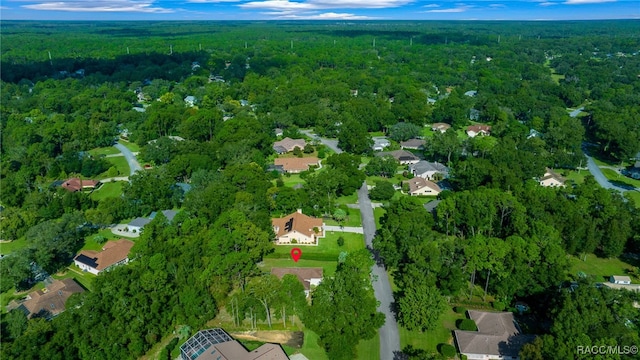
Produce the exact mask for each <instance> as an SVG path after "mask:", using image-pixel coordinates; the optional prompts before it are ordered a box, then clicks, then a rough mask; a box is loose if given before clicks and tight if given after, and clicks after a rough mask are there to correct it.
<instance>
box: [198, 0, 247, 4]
mask: <svg viewBox="0 0 640 360" xmlns="http://www.w3.org/2000/svg"><path fill="white" fill-rule="evenodd" d="M240 1H242V0H187V2H188V3H198V4H216V3H235V2H240Z"/></svg>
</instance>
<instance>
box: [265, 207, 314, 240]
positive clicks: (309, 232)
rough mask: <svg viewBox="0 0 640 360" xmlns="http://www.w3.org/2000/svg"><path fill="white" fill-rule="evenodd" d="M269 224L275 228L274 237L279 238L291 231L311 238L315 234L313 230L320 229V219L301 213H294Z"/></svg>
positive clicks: (273, 220)
mask: <svg viewBox="0 0 640 360" xmlns="http://www.w3.org/2000/svg"><path fill="white" fill-rule="evenodd" d="M271 223H272V224H273V227H274V228H275V229H274V230H275V232H276V237H280V236H282V235H284V234H286V233H289V232H291V231H297V232H299V233H301V234H304V235H306V236H313V235H314V234H316V232H314V230H313V229H314V228H317V229H321V228H322V219H318V218H314V217H311V216H307V215H305V214H303V213H302V212H294V213H293V214H290V215H287V216H285V217H281V218H274V219H271Z"/></svg>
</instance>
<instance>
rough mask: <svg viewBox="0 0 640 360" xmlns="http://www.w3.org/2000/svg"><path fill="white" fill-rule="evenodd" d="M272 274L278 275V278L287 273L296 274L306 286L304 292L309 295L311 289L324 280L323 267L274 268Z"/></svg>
mask: <svg viewBox="0 0 640 360" xmlns="http://www.w3.org/2000/svg"><path fill="white" fill-rule="evenodd" d="M271 274H272V275H275V276H277V277H278V279H282V278H283V277H284V276H285V275H287V274H291V275H295V277H297V278H298V281H300V283H301V284H302V285H303V286H304V293H305V295H307V297H309V294H311V289H312V288H314V287H316V286H318V285H319V284H320V282H321V281H322V268H272V269H271Z"/></svg>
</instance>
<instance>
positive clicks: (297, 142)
mask: <svg viewBox="0 0 640 360" xmlns="http://www.w3.org/2000/svg"><path fill="white" fill-rule="evenodd" d="M305 145H307V142H306V141H304V139H292V138H289V137H286V138H284V139H282V140H280V141H276V142H274V143H273V148H274V149H275V148H276V147H282V148H284V149H286V150H287V151H293V149H295V148H296V146H297V147H299V148H300V150H302V149H303V148H304V146H305Z"/></svg>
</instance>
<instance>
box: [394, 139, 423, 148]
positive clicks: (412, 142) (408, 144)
mask: <svg viewBox="0 0 640 360" xmlns="http://www.w3.org/2000/svg"><path fill="white" fill-rule="evenodd" d="M426 143H427V142H426V141H424V140H422V139H409V140H407V141H401V142H400V148H401V149H411V150H420V149H424V145H425V144H426Z"/></svg>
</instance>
